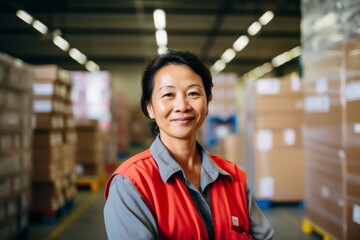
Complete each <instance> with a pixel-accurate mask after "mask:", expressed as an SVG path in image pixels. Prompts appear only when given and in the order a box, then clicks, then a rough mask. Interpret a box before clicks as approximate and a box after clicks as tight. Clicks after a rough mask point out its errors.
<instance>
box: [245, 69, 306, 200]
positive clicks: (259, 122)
mask: <svg viewBox="0 0 360 240" xmlns="http://www.w3.org/2000/svg"><path fill="white" fill-rule="evenodd" d="M301 122H302V91H301V85H300V81H299V78H298V77H296V76H295V77H294V76H293V77H288V78H284V79H278V78H273V79H259V80H256V81H252V82H250V83H248V85H247V87H246V113H245V123H244V126H245V128H244V131H245V159H244V168H245V169H246V171H247V172H248V175H249V177H248V181H249V185H250V187H251V189H252V191H253V193H254V195H255V197H256V198H257V199H259V200H260V199H262V200H271V201H287V202H290V201H302V200H303V194H304V193H303V188H304V184H303V181H304V176H303V174H304V171H303V169H304V166H303V147H302V134H301Z"/></svg>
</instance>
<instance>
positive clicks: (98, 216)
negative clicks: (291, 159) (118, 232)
mask: <svg viewBox="0 0 360 240" xmlns="http://www.w3.org/2000/svg"><path fill="white" fill-rule="evenodd" d="M103 207H104V199H103V188H102V189H100V190H99V191H97V192H91V191H89V190H80V191H79V192H78V194H77V195H76V200H75V205H74V206H73V208H72V209H71V210H70V211H69V212H68V213H66V214H64V216H62V217H61V218H59V219H58V220H57V221H55V222H53V223H46V224H45V223H43V224H39V223H37V224H35V223H31V225H30V231H29V235H30V237H29V239H30V240H42V239H45V240H50V239H57V240H68V239H87V240H99V239H107V237H106V232H105V227H104V221H103ZM264 213H265V215H266V216H267V217H268V219H269V221H270V223H271V224H272V226H273V228H274V230H275V234H276V236H275V238H274V239H275V240H289V239H291V240H302V239H308V240H319V239H322V238H321V237H320V236H318V235H316V234H312V235H304V234H303V233H302V231H301V222H302V220H303V217H304V209H303V208H301V207H299V205H277V206H276V205H275V206H273V207H271V208H270V209H268V210H265V211H264Z"/></svg>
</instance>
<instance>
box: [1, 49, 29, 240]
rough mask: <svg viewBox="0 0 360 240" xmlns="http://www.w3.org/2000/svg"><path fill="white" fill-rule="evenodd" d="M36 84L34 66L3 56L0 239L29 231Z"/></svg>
mask: <svg viewBox="0 0 360 240" xmlns="http://www.w3.org/2000/svg"><path fill="white" fill-rule="evenodd" d="M33 81H34V72H33V70H32V68H31V66H29V65H27V64H24V63H23V62H22V61H20V60H18V59H14V58H12V57H10V56H7V55H4V54H1V53H0V239H15V238H20V237H21V236H20V235H19V234H21V233H24V232H25V231H26V229H27V227H28V213H29V208H30V193H31V141H32V128H31V119H32V111H31V101H32V84H33Z"/></svg>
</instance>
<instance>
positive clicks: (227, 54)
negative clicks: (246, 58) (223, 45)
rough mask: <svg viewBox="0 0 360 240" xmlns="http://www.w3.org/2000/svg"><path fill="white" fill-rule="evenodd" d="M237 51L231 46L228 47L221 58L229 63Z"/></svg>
mask: <svg viewBox="0 0 360 240" xmlns="http://www.w3.org/2000/svg"><path fill="white" fill-rule="evenodd" d="M235 55H236V52H235V50H234V49H232V48H229V49H227V50H226V51H225V52H224V53H223V54H222V55H221V59H222V60H223V61H224V62H226V63H229V62H230V61H231V60H233V58H234V57H235Z"/></svg>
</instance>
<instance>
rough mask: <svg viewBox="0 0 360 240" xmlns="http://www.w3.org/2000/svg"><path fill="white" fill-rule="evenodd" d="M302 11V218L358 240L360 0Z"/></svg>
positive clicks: (309, 5)
mask: <svg viewBox="0 0 360 240" xmlns="http://www.w3.org/2000/svg"><path fill="white" fill-rule="evenodd" d="M302 11H303V19H302V22H301V24H302V29H301V31H302V41H303V45H304V46H305V52H304V55H303V57H302V63H303V66H304V70H303V72H304V75H303V82H304V124H303V139H304V140H303V141H304V150H305V151H304V153H305V180H306V188H305V189H306V191H305V207H306V217H307V218H309V219H310V222H312V223H313V224H314V225H316V226H318V227H319V228H321V229H322V230H323V231H324V232H326V234H328V235H329V236H331V237H332V238H334V239H358V238H360V219H359V216H360V207H359V206H360V192H359V191H358V189H360V129H359V126H360V111H359V109H360V80H359V79H360V70H359V69H360V51H359V49H360V30H359V29H360V23H359V21H358V19H359V16H360V1H358V0H357V1H355V0H353V1H335V2H332V1H331V2H330V1H305V0H304V1H302ZM325 19H326V21H325ZM319 26H321V27H319ZM316 27H318V28H317V29H316Z"/></svg>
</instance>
